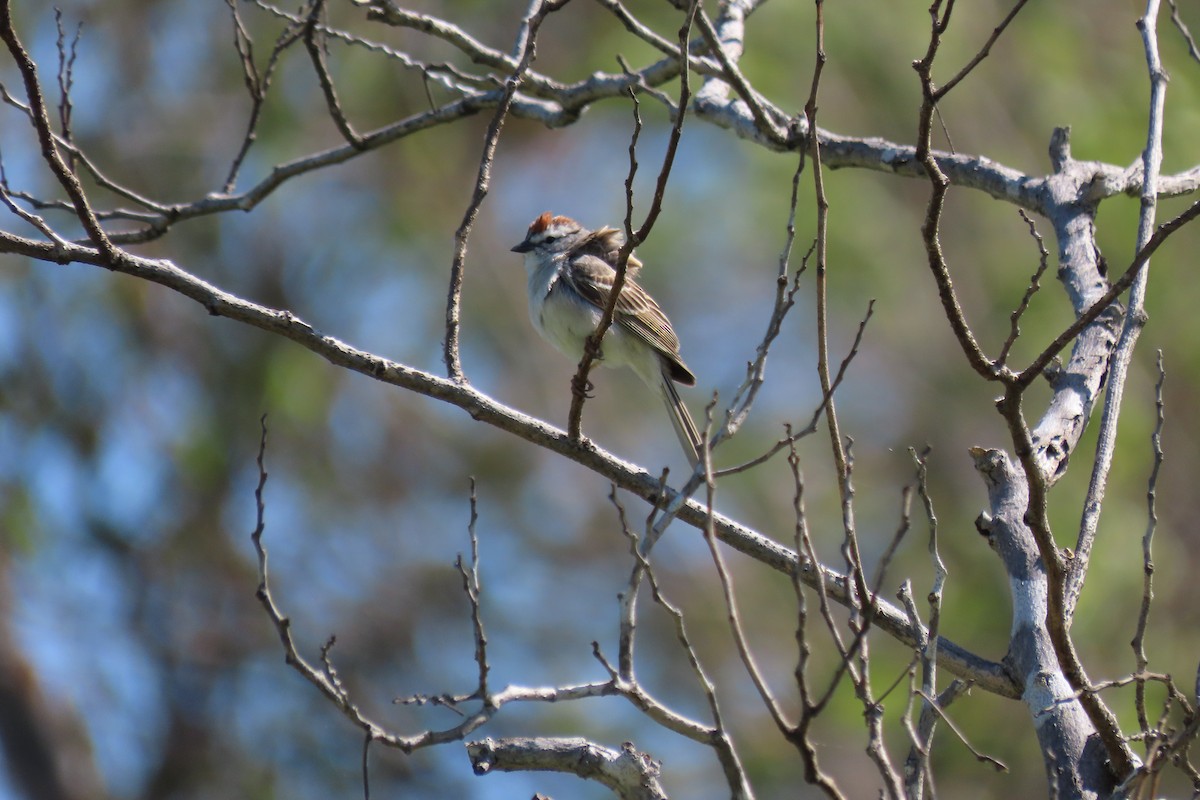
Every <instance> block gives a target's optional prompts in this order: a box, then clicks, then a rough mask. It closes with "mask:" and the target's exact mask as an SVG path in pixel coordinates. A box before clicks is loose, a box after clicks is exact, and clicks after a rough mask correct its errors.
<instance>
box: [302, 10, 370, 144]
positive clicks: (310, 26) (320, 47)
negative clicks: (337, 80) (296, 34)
mask: <svg viewBox="0 0 1200 800" xmlns="http://www.w3.org/2000/svg"><path fill="white" fill-rule="evenodd" d="M324 11H325V0H312V7H311V8H310V9H309V11H308V19H307V20H306V22H305V25H304V46H305V49H307V50H308V55H309V58H310V59H311V60H312V64H313V69H314V70H315V71H316V73H317V82H318V83H319V84H320V85H321V94H323V95H324V96H325V106H326V108H327V109H328V110H329V117H330V119H332V120H333V124H334V125H335V126H336V127H337V129H338V132H339V133H341V134H342V138H344V139H345V140H346V141H347V142H349V143H350V146H351V147H354V148H355V149H358V150H361V149H363V147H364V145H363V139H362V137H361V136H359V135H358V133H357V132H356V131H355V130H354V126H352V125H351V124H350V120H348V119H346V112H345V111H343V110H342V103H341V100H339V99H338V95H337V88H336V87H335V86H334V85H333V76H332V75H330V74H329V53H328V50H327V43H328V39H326V38H325V37H324V36H323V35H322V36H320V38H319V39H318V34H319V33H320V27H319V22H320V20H321V15H322V13H323V12H324Z"/></svg>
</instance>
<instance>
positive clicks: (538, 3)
mask: <svg viewBox="0 0 1200 800" xmlns="http://www.w3.org/2000/svg"><path fill="white" fill-rule="evenodd" d="M567 2H568V0H531V3H530V9H529V12H528V14H526V16H525V20H524V21H523V22H522V23H521V30H520V31H519V32H518V34H517V43H516V48H515V49H516V50H517V51H518V52H519V53H521V60H520V62H519V63H518V64H517V66H516V69H515V70H514V72H513V74H512V75H511V76H510V77H509V79H508V80H507V81H506V82H505V84H504V91H503V92H502V93H501V96H500V101H499V102H498V103H497V105H496V111H495V113H494V114H493V115H492V122H491V124H490V125H488V130H487V136H486V137H485V138H484V142H483V154H482V155H481V156H480V157H479V171H478V174H477V175H476V177H475V191H474V193H473V194H472V196H471V202H470V203H469V204H468V205H467V210H466V211H465V212H464V213H463V219H462V222H461V223H460V224H459V226H458V230H456V231H455V232H454V260H453V262H452V263H451V265H450V287H449V290H448V291H447V297H446V340H445V343H444V348H443V354H442V355H443V359H444V360H445V362H446V374H447V375H449V376H450V379H451V380H453V381H454V382H455V383H462V382H464V381H465V380H466V375H465V374H464V373H463V368H462V360H461V358H460V356H459V352H458V336H459V330H460V328H461V324H462V323H461V313H462V287H463V277H464V270H465V266H466V260H467V240H468V239H469V238H470V236H471V229H472V228H473V227H474V226H475V218H476V217H477V216H478V215H479V208H480V206H482V205H483V201H484V198H486V197H487V193H488V190H489V189H490V187H491V182H492V161H493V160H494V159H495V157H496V145H497V143H498V142H499V141H500V131H501V130H502V129H503V128H504V120H505V118H506V117H507V116H508V110H509V108H510V107H511V105H512V102H513V97H514V96H515V95H516V93H517V87H518V86H520V85H521V81H522V80H523V79H524V77H525V72H526V71H527V70H528V69H529V65H530V64H532V63H533V59H534V58H535V57H536V54H537V32H538V29H539V28H540V27H541V26H542V22H543V20H545V19H546V17H547V16H548V15H549V14H551V13H553V12H554V11H557V10H558V9H560V8H562V7H563V6H564V5H566V3H567ZM355 149H361V147H356V148H355Z"/></svg>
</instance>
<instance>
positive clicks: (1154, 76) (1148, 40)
mask: <svg viewBox="0 0 1200 800" xmlns="http://www.w3.org/2000/svg"><path fill="white" fill-rule="evenodd" d="M1158 8H1159V4H1158V0H1149V2H1147V3H1146V13H1145V15H1144V16H1142V17H1141V18H1140V19H1139V20H1138V23H1137V26H1138V30H1139V31H1141V33H1142V44H1143V45H1144V47H1145V50H1146V68H1147V71H1148V72H1149V75H1150V108H1149V113H1148V115H1147V121H1146V127H1147V130H1146V145H1145V148H1144V150H1143V151H1142V175H1143V179H1142V197H1141V211H1140V214H1139V217H1138V233H1137V245H1136V246H1137V249H1138V251H1141V250H1143V249H1145V247H1146V245H1147V244H1149V242H1150V239H1151V237H1152V235H1153V234H1154V232H1155V231H1154V226H1155V215H1156V212H1157V209H1158V175H1159V171H1160V169H1161V167H1162V158H1163V153H1162V137H1163V113H1164V109H1165V106H1166V99H1167V98H1166V93H1167V74H1166V72H1165V71H1164V70H1163V66H1162V61H1161V59H1160V58H1159V54H1158V28H1157V25H1158ZM1149 269H1150V261H1149V259H1148V258H1147V259H1146V260H1145V261H1143V262H1142V265H1141V266H1140V267H1139V268H1138V270H1137V272H1136V273H1134V276H1133V279H1132V281H1131V282H1130V285H1129V298H1128V300H1127V301H1126V305H1127V307H1128V308H1127V311H1126V313H1125V324H1124V326H1123V327H1122V329H1121V336H1120V338H1119V339H1118V340H1117V345H1116V347H1115V348H1114V350H1113V353H1112V356H1111V358H1110V359H1109V363H1108V378H1107V394H1106V396H1105V400H1104V412H1103V414H1102V415H1101V418H1100V432H1099V436H1098V437H1097V441H1096V457H1095V460H1094V462H1093V465H1092V474H1091V479H1090V481H1089V482H1088V491H1087V497H1086V498H1085V499H1084V503H1083V519H1082V520H1081V521H1080V523H1079V538H1078V540H1077V542H1076V545H1075V558H1074V559H1073V560H1072V562H1071V568H1070V574H1069V575H1068V576H1067V585H1066V592H1067V594H1066V598H1065V602H1064V608H1065V611H1066V614H1067V620H1068V624H1069V622H1070V619H1071V617H1072V615H1073V614H1074V612H1075V603H1076V602H1077V600H1078V598H1079V593H1080V592H1081V591H1083V582H1084V579H1085V578H1086V577H1087V567H1088V562H1089V559H1090V557H1091V553H1092V544H1093V542H1094V541H1095V539H1096V530H1097V528H1098V527H1099V525H1100V511H1101V508H1102V507H1103V504H1104V492H1105V487H1106V485H1107V483H1108V471H1109V468H1110V467H1111V466H1112V459H1113V454H1114V453H1115V451H1116V440H1117V421H1118V419H1119V418H1120V416H1121V402H1122V400H1123V399H1124V396H1125V378H1126V376H1127V375H1128V374H1129V363H1130V361H1132V359H1133V350H1134V348H1135V347H1136V346H1137V341H1138V338H1139V337H1140V336H1141V332H1142V328H1143V327H1144V326H1145V324H1146V312H1145V308H1144V304H1145V298H1146V282H1147V280H1148V277H1149V276H1148V273H1149Z"/></svg>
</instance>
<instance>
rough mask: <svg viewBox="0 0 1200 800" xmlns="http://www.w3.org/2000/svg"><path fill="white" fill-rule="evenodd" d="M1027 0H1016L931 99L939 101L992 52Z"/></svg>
mask: <svg viewBox="0 0 1200 800" xmlns="http://www.w3.org/2000/svg"><path fill="white" fill-rule="evenodd" d="M1028 1H1029V0H1017V4H1016V5H1015V6H1013V7H1012V10H1011V11H1009V12H1008V15H1007V16H1006V17H1005V18H1004V19H1003V20H1001V21H1000V24H999V25H997V26H996V27H995V28H994V29H993V30H992V35H991V36H989V37H988V40H987V41H986V42H984V43H983V47H981V48H980V49H979V52H978V53H976V54H975V57H974V58H972V59H971V60H970V61H969V62H967V64H966V66H964V67H963V68H962V69H961V70H959V71H958V74H957V75H955V76H954V77H953V78H951V79H950V80H948V81H946V83H944V84H943V85H942V86H940V87H938V89H937V91H935V92H934V93H933V101H934V102H935V103H937V102H939V101H941V99H942V98H943V97H945V96H946V95H947V94H949V93H950V90H951V89H953V88H954V87H955V86H957V85H958V83H959V81H961V80H962V79H963V78H965V77H967V76H968V75H970V74H971V71H972V70H974V69H975V67H977V66H979V64H980V62H982V61H983V60H984V59H985V58H987V57H988V54H990V53H991V52H992V45H994V44H995V43H996V40H997V39H999V38H1000V35H1001V34H1002V33H1004V29H1005V28H1007V27H1008V25H1009V23H1011V22H1012V21H1013V19H1015V18H1016V16H1017V13H1018V12H1019V11H1020V10H1021V9H1022V8H1023V7H1024V6H1025V3H1027V2H1028Z"/></svg>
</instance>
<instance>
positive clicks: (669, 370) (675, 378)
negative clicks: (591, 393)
mask: <svg viewBox="0 0 1200 800" xmlns="http://www.w3.org/2000/svg"><path fill="white" fill-rule="evenodd" d="M624 243H625V235H624V234H623V233H622V232H621V231H619V230H617V229H615V228H609V227H603V228H599V229H598V230H594V231H593V230H588V229H587V228H585V227H584V226H582V225H580V224H579V223H578V222H576V221H575V220H573V219H571V218H570V217H565V216H556V215H554V214H552V213H551V212H549V211H546V212H544V213H543V214H541V215H540V216H538V218H537V219H535V220H534V221H533V223H532V224H530V226H529V230H528V232H527V233H526V234H525V238H524V239H523V240H522V241H521V242H520V243H519V244H517V245H516V246H515V247H513V248H512V251H513V252H514V253H521V254H523V255H524V256H525V272H526V277H527V280H528V284H527V288H528V292H529V318H530V320H531V321H532V322H533V327H534V328H535V329H536V330H537V332H538V333H539V334H541V336H542V338H543V339H545V340H546V341H548V342H549V343H550V344H551V345H553V346H554V347H555V349H557V350H558V351H559V352H560V353H562V354H563V355H566V356H567V357H569V358H571V359H574V360H576V361H578V360H579V359H581V358H582V357H583V349H584V343H585V341H586V340H587V337H588V336H590V335H591V334H592V333H594V332H595V330H596V326H597V325H598V324H599V323H600V318H601V316H602V315H603V314H604V308H605V306H606V305H607V303H608V299H609V296H610V294H611V293H612V288H613V284H614V282H615V281H616V277H617V270H616V266H617V258H618V253H619V251H620V249H621V246H622V245H623V244H624ZM641 268H642V262H641V261H639V260H638V259H637V258H636V257H635V256H633V255H632V254H631V255H630V256H629V260H628V262H627V266H626V271H625V283H624V286H623V287H622V289H621V294H620V296H619V297H618V298H617V304H616V308H615V313H614V314H613V324H612V326H611V327H610V328H609V329H608V332H607V333H605V335H604V339H603V341H602V343H601V356H600V359H601V363H602V364H604V365H605V366H611V367H620V366H626V367H629V368H630V369H632V370H633V372H634V373H635V374H636V375H637V376H638V377H639V378H641V380H642V382H643V383H645V384H646V385H647V386H649V387H650V388H651V389H652V390H653V391H655V392H656V393H657V394H658V395H659V397H660V398H662V401H663V404H664V405H666V407H667V412H668V413H669V414H670V417H671V424H672V427H674V429H675V433H676V435H677V436H678V437H679V442H680V444H681V445H683V450H684V454H685V455H686V456H687V458H688V461H689V463H691V465H692V466H693V467H695V465H696V464H698V463H699V462H700V454H701V452H702V448H703V445H704V440H703V439H702V438H701V437H700V433H699V431H697V430H696V423H695V422H693V421H692V416H691V414H689V413H688V410H687V407H686V406H685V405H684V404H683V400H682V399H680V397H679V391H678V390H677V389H676V387H675V384H677V383H678V384H682V385H684V386H695V385H696V376H695V374H693V373H692V371H691V370H690V369H688V366H687V364H685V363H684V362H683V357H682V356H681V355H680V352H679V337H678V336H677V335H676V334H675V330H674V328H672V327H671V321H670V320H668V319H667V315H666V314H664V313H663V310H662V309H661V308H660V307H659V305H658V303H656V302H655V301H654V298H652V297H651V296H650V295H649V294H648V293H647V292H646V290H645V289H643V288H642V287H641V285H640V284H638V282H637V279H636V275H637V273H638V272H640V270H641Z"/></svg>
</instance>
